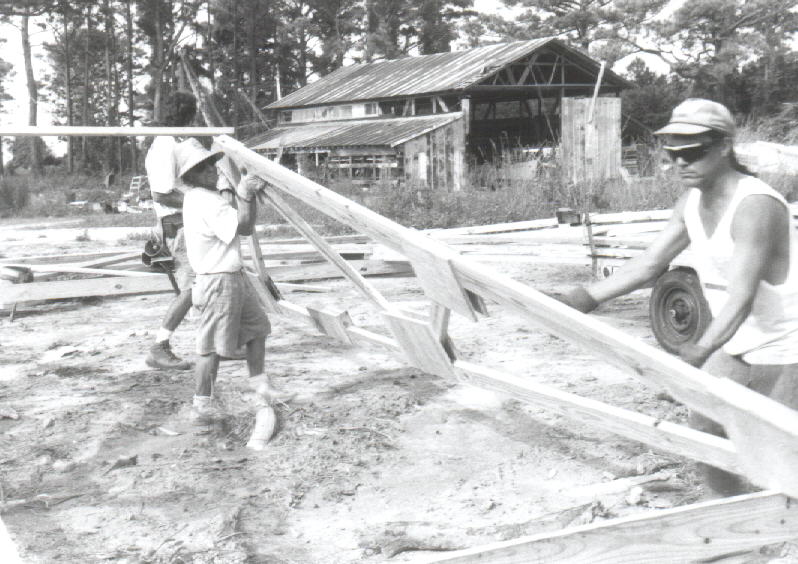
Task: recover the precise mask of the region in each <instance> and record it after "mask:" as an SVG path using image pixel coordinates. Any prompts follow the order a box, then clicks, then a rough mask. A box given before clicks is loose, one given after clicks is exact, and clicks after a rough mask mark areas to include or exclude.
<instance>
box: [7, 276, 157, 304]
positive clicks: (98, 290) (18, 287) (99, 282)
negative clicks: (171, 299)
mask: <svg viewBox="0 0 798 564" xmlns="http://www.w3.org/2000/svg"><path fill="white" fill-rule="evenodd" d="M171 291H172V285H171V284H170V283H169V279H168V278H167V277H166V276H153V277H150V276H148V277H146V278H135V277H113V278H88V279H84V280H58V281H54V282H31V283H30V284H14V285H12V286H4V287H3V294H2V298H0V299H2V304H0V305H2V306H3V307H9V306H11V305H13V304H18V303H24V302H32V301H40V300H58V299H68V298H83V297H88V296H124V295H126V294H153V293H161V292H171Z"/></svg>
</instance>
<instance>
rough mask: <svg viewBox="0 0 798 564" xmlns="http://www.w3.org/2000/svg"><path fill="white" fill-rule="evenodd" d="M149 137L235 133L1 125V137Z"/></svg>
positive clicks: (229, 132)
mask: <svg viewBox="0 0 798 564" xmlns="http://www.w3.org/2000/svg"><path fill="white" fill-rule="evenodd" d="M53 135H56V136H59V137H61V136H64V137H67V136H70V135H77V136H81V137H89V136H91V137H148V136H161V135H169V136H176V137H181V136H186V135H188V136H192V137H195V136H200V135H202V136H212V135H235V128H233V127H144V126H139V127H106V126H99V125H97V126H90V125H71V126H70V125H6V126H0V137H45V136H53Z"/></svg>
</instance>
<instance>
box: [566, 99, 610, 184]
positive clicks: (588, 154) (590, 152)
mask: <svg viewBox="0 0 798 564" xmlns="http://www.w3.org/2000/svg"><path fill="white" fill-rule="evenodd" d="M590 106H591V99H590V98H563V101H562V139H561V144H562V147H561V154H562V160H563V165H564V168H565V170H566V171H567V174H568V176H569V179H570V180H571V182H583V181H591V180H605V179H609V178H616V177H618V176H619V175H620V169H621V99H620V98H616V97H612V98H609V97H606V98H602V97H599V98H596V103H595V108H594V111H593V119H592V121H590Z"/></svg>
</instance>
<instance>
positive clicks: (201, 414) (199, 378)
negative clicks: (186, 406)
mask: <svg viewBox="0 0 798 564" xmlns="http://www.w3.org/2000/svg"><path fill="white" fill-rule="evenodd" d="M218 371H219V355H218V354H216V353H210V354H203V355H200V357H199V360H197V366H196V367H195V369H194V374H195V378H196V383H195V387H194V400H193V403H192V408H191V418H192V419H193V421H194V423H195V424H199V425H207V424H211V423H213V422H214V420H218V419H220V418H221V417H222V416H223V413H222V412H221V410H219V408H218V407H217V406H215V405H214V404H213V402H212V396H213V384H214V382H216V375H217V373H218Z"/></svg>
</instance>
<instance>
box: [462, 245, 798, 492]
mask: <svg viewBox="0 0 798 564" xmlns="http://www.w3.org/2000/svg"><path fill="white" fill-rule="evenodd" d="M454 268H455V270H456V271H457V272H458V275H459V277H460V279H461V280H462V281H463V285H464V286H465V287H466V288H470V289H473V290H474V291H475V292H478V293H480V294H481V295H483V296H485V297H486V298H489V299H493V300H496V301H497V302H499V303H502V304H504V305H506V306H508V307H509V308H511V309H512V310H514V311H516V312H518V313H520V314H521V315H523V316H524V317H526V318H527V319H529V320H531V321H533V322H534V323H536V324H538V325H540V326H541V327H543V328H545V329H547V330H548V331H551V332H552V333H554V334H555V335H557V336H559V337H562V338H564V339H566V340H568V341H571V342H574V343H577V344H580V345H582V346H583V347H585V348H587V349H589V350H591V351H593V352H594V353H595V354H596V355H597V356H599V357H600V358H603V359H605V360H607V361H608V362H610V363H612V364H614V365H616V366H618V367H620V368H623V369H625V370H627V371H630V372H631V373H632V374H633V375H635V376H637V377H639V378H641V379H642V380H643V381H645V382H648V383H650V384H654V385H655V386H657V387H661V388H665V389H667V390H668V391H669V393H670V394H671V395H672V396H673V397H675V398H676V399H677V400H678V401H680V402H682V403H684V404H685V405H687V406H689V407H690V408H692V409H695V410H697V411H699V412H701V413H704V414H706V415H707V416H708V417H712V418H713V419H715V420H717V421H719V422H721V423H722V424H723V425H724V426H725V427H726V429H727V431H728V433H729V437H730V438H731V440H732V442H733V443H734V444H735V447H736V449H737V452H738V453H739V463H740V468H741V469H742V470H743V471H744V473H745V474H746V476H748V478H750V479H751V480H752V481H754V482H755V483H757V484H759V485H760V486H763V487H768V488H771V489H775V490H778V491H782V492H785V493H790V494H792V495H796V494H798V474H796V473H795V472H794V469H795V468H796V466H798V412H796V411H794V410H792V409H789V408H788V407H786V406H784V405H782V404H780V403H778V402H776V401H773V400H771V399H769V398H766V397H764V396H762V395H760V394H758V393H756V392H753V391H751V390H749V389H748V388H746V387H744V386H742V385H739V384H736V383H735V382H732V381H731V380H728V379H726V378H716V377H714V376H710V375H709V374H707V373H706V372H703V371H701V370H699V369H697V368H693V367H692V366H690V365H688V364H686V363H684V362H682V361H681V360H680V359H678V358H676V357H674V356H671V355H670V354H668V353H666V352H664V351H661V350H659V349H656V348H654V347H652V346H650V345H647V344H645V343H643V342H641V341H639V340H637V339H634V338H632V337H630V336H629V335H627V334H626V333H623V332H622V331H619V330H617V329H615V328H613V327H610V326H609V325H606V324H604V323H602V322H600V321H598V320H596V319H594V318H592V317H590V316H587V315H583V314H581V313H579V312H577V311H576V310H573V309H571V308H569V307H568V306H565V305H564V304H562V303H560V302H559V301H557V300H554V299H552V298H549V297H548V296H545V295H543V294H541V293H540V292H537V291H535V290H534V289H533V288H531V287H529V286H526V285H525V284H521V283H520V282H516V281H515V280H512V279H511V278H509V277H507V276H503V275H501V274H498V273H494V272H491V271H490V270H489V269H488V268H486V267H485V266H484V265H476V264H474V263H472V262H470V261H467V260H466V259H465V258H464V257H459V258H457V259H456V261H455V263H454ZM784 445H796V448H791V447H790V448H788V447H785V446H784ZM765 461H767V463H765Z"/></svg>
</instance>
